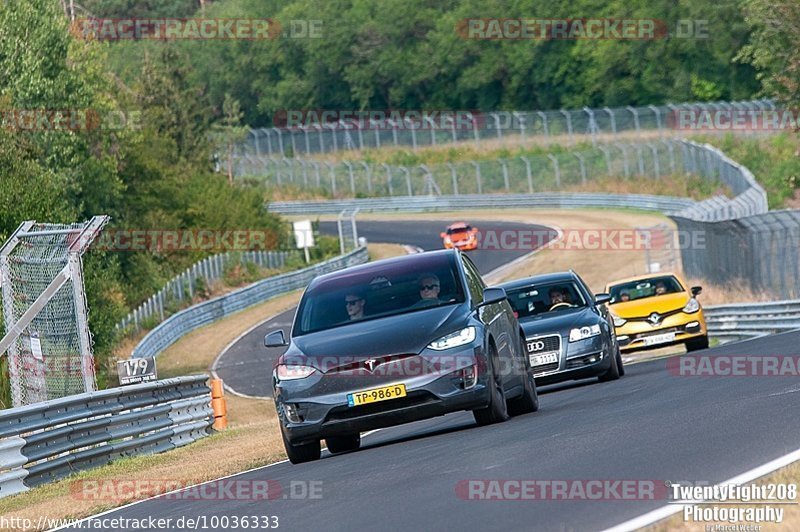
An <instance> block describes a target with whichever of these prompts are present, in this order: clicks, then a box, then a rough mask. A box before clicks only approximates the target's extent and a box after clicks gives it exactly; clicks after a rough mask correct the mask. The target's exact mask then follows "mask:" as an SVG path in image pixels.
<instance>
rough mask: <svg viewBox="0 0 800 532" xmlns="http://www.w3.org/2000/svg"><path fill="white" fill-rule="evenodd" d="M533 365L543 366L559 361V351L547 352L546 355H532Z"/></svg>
mask: <svg viewBox="0 0 800 532" xmlns="http://www.w3.org/2000/svg"><path fill="white" fill-rule="evenodd" d="M530 361H531V367H536V366H543V365H545V364H552V363H553V362H558V353H545V354H544V355H530Z"/></svg>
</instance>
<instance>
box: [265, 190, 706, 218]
mask: <svg viewBox="0 0 800 532" xmlns="http://www.w3.org/2000/svg"><path fill="white" fill-rule="evenodd" d="M695 204H696V202H695V201H694V200H691V199H687V198H675V197H669V196H653V195H647V194H594V193H565V192H540V193H534V194H493V195H481V194H470V195H460V196H410V197H409V196H403V197H392V198H361V199H341V200H319V201H276V202H272V203H270V204H269V205H268V207H267V208H268V210H269V211H271V212H276V213H279V214H286V215H291V214H336V213H338V212H339V211H341V210H344V209H359V212H362V213H365V212H400V211H402V212H434V211H452V210H458V209H504V208H515V207H523V208H548V207H549V208H581V207H612V208H613V207H623V208H634V209H642V210H649V211H660V212H666V213H678V212H681V211H683V210H684V209H688V208H691V207H694V206H695Z"/></svg>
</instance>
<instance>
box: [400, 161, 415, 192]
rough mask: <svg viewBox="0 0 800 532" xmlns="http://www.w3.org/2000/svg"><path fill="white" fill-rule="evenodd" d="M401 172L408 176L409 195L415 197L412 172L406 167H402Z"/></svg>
mask: <svg viewBox="0 0 800 532" xmlns="http://www.w3.org/2000/svg"><path fill="white" fill-rule="evenodd" d="M400 170H402V171H403V172H404V173H405V174H406V185H408V195H409V196H413V195H414V192H413V190H412V189H411V171H410V170H409V169H408V168H406V167H405V166H401V167H400Z"/></svg>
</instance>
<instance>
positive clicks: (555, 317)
mask: <svg viewBox="0 0 800 532" xmlns="http://www.w3.org/2000/svg"><path fill="white" fill-rule="evenodd" d="M498 286H499V287H501V288H504V289H505V291H506V294H507V296H508V301H509V303H511V306H512V307H513V308H514V313H515V315H516V316H517V319H519V322H520V324H521V325H522V328H523V330H524V331H525V351H526V353H527V355H528V358H529V362H530V365H531V367H532V368H533V373H534V376H535V378H536V383H537V384H551V383H555V382H561V381H567V380H574V379H585V378H587V377H598V378H599V379H600V380H601V381H607V380H614V379H618V378H619V377H620V375H624V374H625V368H624V367H623V365H622V356H621V355H620V351H619V345H618V344H617V337H616V334H615V332H614V324H613V322H612V317H611V315H610V314H609V313H608V309H607V308H606V306H605V304H606V303H608V302H609V301H610V300H611V297H610V296H609V295H608V294H597V295H593V294H592V292H591V291H590V290H589V287H588V286H587V285H586V283H585V282H584V281H583V279H581V278H580V276H579V275H578V274H577V273H575V272H573V271H572V270H570V271H568V272H560V273H549V274H543V275H535V276H533V277H527V278H525V279H519V280H516V281H510V282H507V283H503V284H500V285H498Z"/></svg>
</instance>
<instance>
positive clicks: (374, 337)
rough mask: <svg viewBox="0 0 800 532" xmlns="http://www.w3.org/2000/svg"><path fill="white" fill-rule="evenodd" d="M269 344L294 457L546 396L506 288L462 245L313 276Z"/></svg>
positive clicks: (532, 403)
mask: <svg viewBox="0 0 800 532" xmlns="http://www.w3.org/2000/svg"><path fill="white" fill-rule="evenodd" d="M264 342H265V345H266V346H267V347H278V346H285V345H287V343H288V349H287V350H286V352H285V353H284V354H283V355H281V356H280V357H279V358H278V359H277V360H276V363H275V367H274V369H273V385H274V386H273V390H274V398H275V408H276V410H277V412H278V418H279V420H280V427H281V432H282V434H283V442H284V446H285V447H286V453H287V455H288V456H289V460H290V461H291V462H292V463H300V462H307V461H310V460H316V459H318V458H319V457H320V440H321V439H325V441H326V443H327V446H328V450H329V451H330V452H332V453H338V452H344V451H351V450H356V449H358V448H359V446H360V445H361V436H360V433H361V432H363V431H367V430H371V429H376V428H380V427H387V426H391V425H397V424H401V423H406V422H409V421H414V420H419V419H424V418H429V417H433V416H438V415H443V414H446V413H448V412H454V411H459V410H471V411H472V412H473V414H474V417H475V420H476V421H477V423H478V424H481V425H482V424H489V423H494V422H499V421H505V420H506V419H508V417H509V415H515V414H522V413H526V412H534V411H536V410H538V407H539V402H538V397H537V395H536V385H535V381H534V379H533V373H532V372H531V370H530V366H529V365H528V358H527V357H526V356H525V354H524V351H523V349H524V344H523V332H522V328H521V327H520V325H519V322H518V321H517V319H516V318H515V317H514V312H513V310H512V309H511V306H510V305H509V303H508V301H507V300H506V294H505V291H503V289H501V288H487V287H486V285H485V284H484V282H483V280H482V278H481V276H480V274H479V273H478V270H477V269H476V268H475V266H474V264H472V262H471V261H470V259H469V258H468V257H466V256H465V255H463V254H462V253H461V252H460V251H457V250H447V251H433V252H428V253H419V254H414V255H407V256H403V257H397V258H392V259H386V260H382V261H378V262H373V263H369V264H364V265H361V266H355V267H352V268H347V269H345V270H341V271H338V272H334V273H330V274H327V275H323V276H320V277H317V278H316V279H314V280H313V281H312V282H311V283H310V284H309V286H308V288H307V289H306V291H305V293H304V294H303V297H302V299H301V301H300V304H299V305H298V307H297V312H296V313H295V318H294V323H293V325H292V331H291V339H290V342H287V341H286V339H285V338H284V335H283V331H274V332H272V333H270V334H268V335H267V336H266V338H265V341H264Z"/></svg>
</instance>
